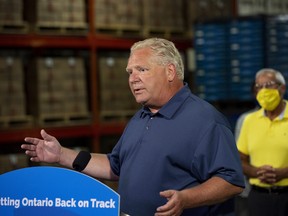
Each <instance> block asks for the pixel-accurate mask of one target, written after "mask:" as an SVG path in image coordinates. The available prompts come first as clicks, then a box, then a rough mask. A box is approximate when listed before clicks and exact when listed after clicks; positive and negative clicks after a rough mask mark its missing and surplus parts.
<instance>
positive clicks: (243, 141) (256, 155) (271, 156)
mask: <svg viewBox="0 0 288 216" xmlns="http://www.w3.org/2000/svg"><path fill="white" fill-rule="evenodd" d="M285 103H286V108H285V110H284V112H283V113H281V114H280V115H279V116H278V117H277V118H275V119H274V120H273V121H271V120H270V119H269V118H268V117H266V116H265V115H264V109H263V108H262V109H259V110H258V111H256V112H253V113H250V114H248V115H247V116H246V118H245V119H244V122H243V125H242V128H241V132H240V135H239V139H238V141H237V147H238V150H239V151H240V152H242V153H243V154H246V155H249V157H250V164H251V165H253V166H255V167H259V166H262V165H271V166H273V167H274V168H282V167H287V166H288V107H287V106H288V104H287V101H285ZM249 182H250V184H253V185H258V186H262V187H265V186H269V185H267V184H263V183H261V182H260V181H259V180H258V179H257V178H250V179H249ZM275 185H277V186H288V178H286V179H283V180H281V181H279V182H277V183H276V184H275Z"/></svg>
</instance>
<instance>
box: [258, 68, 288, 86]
mask: <svg viewBox="0 0 288 216" xmlns="http://www.w3.org/2000/svg"><path fill="white" fill-rule="evenodd" d="M266 73H271V74H274V75H275V78H276V81H277V82H278V83H279V84H281V85H286V82H285V78H284V76H283V75H282V73H281V72H279V71H277V70H274V69H272V68H263V69H261V70H259V71H258V72H257V73H256V75H255V80H256V79H257V78H258V77H259V76H260V75H262V74H266Z"/></svg>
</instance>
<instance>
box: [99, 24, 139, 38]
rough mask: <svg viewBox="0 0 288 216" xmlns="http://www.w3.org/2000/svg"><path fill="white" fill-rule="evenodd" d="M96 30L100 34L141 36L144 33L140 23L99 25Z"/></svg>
mask: <svg viewBox="0 0 288 216" xmlns="http://www.w3.org/2000/svg"><path fill="white" fill-rule="evenodd" d="M96 32H97V33H99V34H108V35H114V36H118V37H134V36H138V37H139V36H140V35H141V34H142V30H141V27H140V26H138V25H137V26H127V25H97V26H96Z"/></svg>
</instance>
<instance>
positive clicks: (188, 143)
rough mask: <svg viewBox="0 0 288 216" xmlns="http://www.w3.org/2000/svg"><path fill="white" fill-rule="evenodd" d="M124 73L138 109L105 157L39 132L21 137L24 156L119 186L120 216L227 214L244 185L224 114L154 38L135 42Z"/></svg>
mask: <svg viewBox="0 0 288 216" xmlns="http://www.w3.org/2000/svg"><path fill="white" fill-rule="evenodd" d="M126 71H127V73H128V75H129V85H130V88H131V91H132V93H133V95H134V97H135V99H136V101H137V102H138V103H140V104H142V105H143V108H142V109H141V110H139V111H138V112H137V113H136V114H135V115H134V116H133V117H132V119H131V120H130V122H129V123H128V125H127V126H126V128H125V131H124V132H123V134H122V136H121V138H120V140H119V141H118V143H117V144H116V146H115V148H114V149H113V151H112V152H111V153H110V154H108V155H104V154H91V156H90V154H87V153H84V152H80V153H79V152H76V151H73V150H70V149H68V148H64V147H62V146H61V145H60V144H59V142H58V141H57V140H56V138H54V137H52V136H51V135H49V134H47V133H46V132H45V131H44V130H41V135H42V137H43V140H42V139H37V138H25V141H26V142H28V144H23V145H22V148H23V149H26V154H27V155H29V156H30V157H31V160H32V161H37V162H38V161H45V162H58V163H59V164H61V165H64V166H67V167H70V168H72V167H73V168H75V169H77V170H79V171H83V172H84V173H86V174H89V175H91V176H93V177H96V178H104V179H109V180H119V188H118V190H119V194H120V195H121V202H120V205H121V211H122V212H124V213H126V214H128V215H132V216H150V215H156V216H165V215H189V216H191V215H197V216H199V215H205V216H206V215H231V214H233V208H232V206H233V202H224V201H226V200H229V198H231V197H233V196H235V195H237V194H239V193H241V192H242V190H243V187H244V182H243V180H244V177H243V174H242V168H241V163H240V158H239V155H238V151H237V148H236V144H235V139H234V136H233V133H232V131H231V129H230V126H229V123H228V122H227V120H226V119H225V118H224V117H223V115H222V114H220V113H219V112H218V111H217V110H216V109H215V108H214V107H212V106H211V105H210V104H209V103H207V102H205V101H203V100H202V99H200V98H198V97H196V96H195V95H193V94H192V93H191V91H190V89H189V87H188V86H187V84H186V83H184V82H183V80H184V66H183V62H182V59H181V56H180V54H179V52H178V50H177V49H176V47H175V46H174V44H173V43H172V42H170V41H168V40H165V39H159V38H151V39H147V40H144V41H140V42H137V43H135V44H134V45H133V46H132V48H131V53H130V57H129V60H128V65H127V68H126ZM90 157H91V159H90ZM79 161H80V163H79Z"/></svg>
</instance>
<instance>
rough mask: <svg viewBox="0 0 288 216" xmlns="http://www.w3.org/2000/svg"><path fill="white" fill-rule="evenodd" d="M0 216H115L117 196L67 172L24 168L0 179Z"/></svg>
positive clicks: (93, 180)
mask: <svg viewBox="0 0 288 216" xmlns="http://www.w3.org/2000/svg"><path fill="white" fill-rule="evenodd" d="M0 215H3V216H10V215H11V216H12V215H13V216H27V215H29V216H36V215H37V216H38V215H41V216H51V215H53V216H54V215H55V216H58V215H59V216H89V215H93V216H119V215H120V196H119V194H117V193H116V192H115V191H113V190H112V189H111V188H109V187H108V186H106V185H105V184H103V183H101V182H100V181H98V180H96V179H94V178H91V177H90V176H87V175H85V174H82V173H79V172H76V171H73V170H70V169H65V168H57V167H46V166H40V167H31V168H24V169H19V170H14V171H11V172H7V173H4V174H2V175H0Z"/></svg>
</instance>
